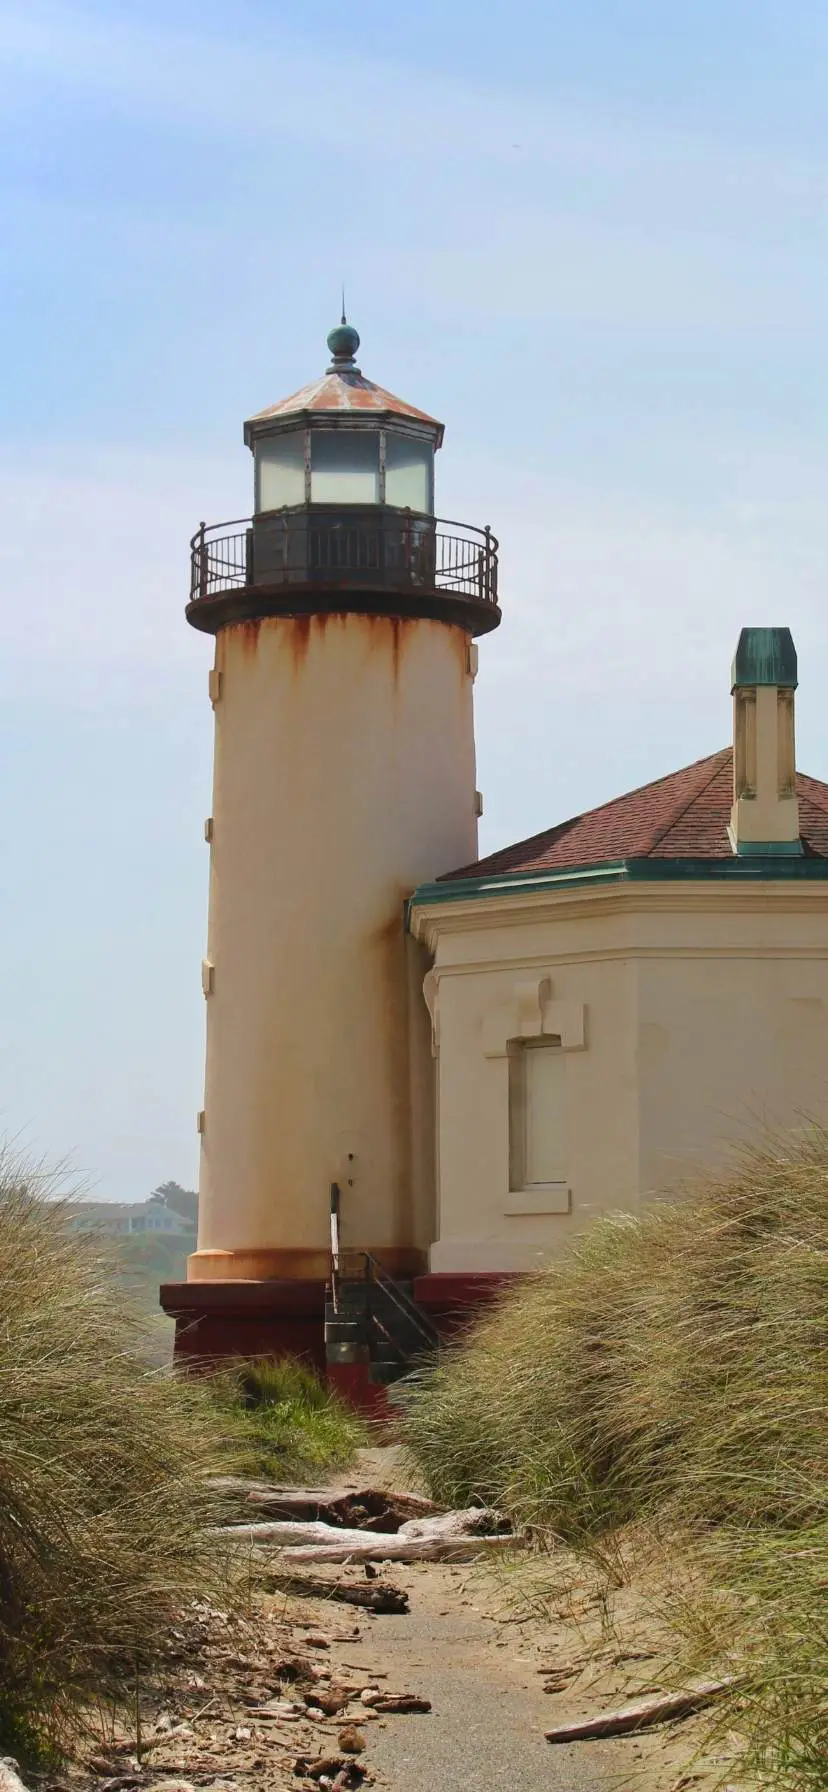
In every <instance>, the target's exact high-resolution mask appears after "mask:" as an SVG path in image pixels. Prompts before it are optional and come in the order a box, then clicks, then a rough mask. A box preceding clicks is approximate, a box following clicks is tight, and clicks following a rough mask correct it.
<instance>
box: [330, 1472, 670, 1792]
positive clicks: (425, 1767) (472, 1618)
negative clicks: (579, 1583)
mask: <svg viewBox="0 0 828 1792" xmlns="http://www.w3.org/2000/svg"><path fill="white" fill-rule="evenodd" d="M340 1485H341V1487H342V1488H343V1489H344V1488H348V1489H349V1490H350V1489H356V1488H358V1487H366V1486H369V1485H370V1486H372V1487H384V1488H396V1489H399V1490H403V1489H405V1488H406V1487H407V1486H410V1483H409V1482H407V1480H406V1476H405V1472H404V1469H403V1467H402V1465H401V1462H400V1456H399V1452H398V1451H396V1450H393V1449H371V1450H364V1451H361V1452H360V1460H359V1464H358V1468H357V1470H356V1472H355V1473H353V1474H352V1475H350V1476H348V1477H344V1478H343V1480H342V1482H341V1484H340ZM383 1572H384V1576H386V1577H387V1578H389V1579H393V1582H394V1584H395V1586H400V1587H404V1588H405V1589H406V1591H407V1592H408V1594H409V1599H410V1605H411V1610H410V1612H409V1613H408V1614H407V1615H406V1616H404V1617H379V1618H373V1619H371V1620H369V1622H368V1623H367V1624H364V1625H362V1627H361V1628H362V1635H361V1638H360V1640H359V1642H358V1643H357V1642H352V1643H351V1644H350V1651H351V1653H350V1657H349V1659H350V1660H351V1661H353V1662H355V1663H356V1662H361V1661H362V1660H363V1659H364V1661H365V1663H366V1666H367V1667H368V1668H378V1669H381V1670H382V1672H383V1674H384V1675H387V1679H384V1680H383V1681H382V1682H381V1684H382V1685H383V1686H386V1685H387V1686H389V1687H392V1688H393V1689H394V1690H396V1691H408V1692H416V1693H421V1694H424V1695H425V1696H426V1697H427V1698H429V1699H431V1702H432V1710H431V1712H430V1713H429V1714H428V1715H420V1716H411V1717H405V1716H394V1717H392V1718H389V1719H388V1721H387V1722H386V1723H384V1724H377V1725H374V1724H372V1725H371V1726H370V1730H369V1732H368V1752H367V1756H366V1762H367V1764H368V1765H369V1766H370V1768H371V1770H372V1772H375V1773H376V1775H377V1782H378V1784H379V1785H386V1786H389V1787H391V1788H393V1792H454V1789H455V1788H457V1792H460V1789H461V1788H462V1792H619V1788H621V1787H624V1788H628V1787H629V1786H630V1785H631V1783H632V1779H633V1778H634V1777H635V1767H636V1757H635V1756H634V1755H632V1754H631V1751H630V1746H629V1744H626V1745H624V1744H618V1743H611V1742H596V1743H580V1744H577V1745H572V1746H570V1747H555V1748H553V1747H551V1746H550V1744H549V1743H548V1742H547V1741H546V1740H545V1736H544V1730H545V1729H548V1728H549V1727H550V1725H551V1724H552V1723H553V1721H554V1719H555V1702H554V1701H553V1700H552V1699H550V1698H549V1697H547V1696H546V1695H545V1694H544V1692H543V1683H544V1677H543V1676H542V1675H540V1674H539V1673H538V1671H537V1667H538V1662H539V1660H541V1659H544V1660H546V1659H548V1656H549V1649H548V1647H546V1646H544V1636H543V1633H542V1632H541V1631H539V1630H538V1629H536V1627H532V1626H522V1625H521V1626H519V1627H515V1626H513V1625H511V1624H509V1623H506V1622H503V1621H502V1620H500V1619H499V1618H498V1616H497V1608H498V1603H499V1602H498V1600H497V1598H496V1596H495V1594H494V1589H493V1588H492V1587H491V1585H490V1584H489V1583H488V1581H487V1578H486V1576H485V1575H483V1574H481V1573H480V1572H479V1570H477V1569H476V1568H469V1567H450V1566H448V1565H446V1564H438V1563H422V1564H417V1565H412V1566H411V1567H407V1568H403V1567H401V1566H400V1565H399V1564H398V1563H393V1564H391V1565H389V1567H388V1568H387V1569H385V1570H384V1571H383ZM630 1769H632V1775H631V1773H630Z"/></svg>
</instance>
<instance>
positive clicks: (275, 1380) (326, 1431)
mask: <svg viewBox="0 0 828 1792" xmlns="http://www.w3.org/2000/svg"><path fill="white" fill-rule="evenodd" d="M211 1379H212V1393H213V1397H214V1399H215V1400H216V1402H217V1405H218V1408H219V1410H220V1411H221V1412H222V1414H223V1415H224V1416H225V1419H226V1421H227V1423H228V1432H229V1436H228V1453H229V1457H231V1458H232V1462H233V1465H234V1467H235V1470H236V1472H237V1473H238V1474H247V1475H254V1476H259V1477H261V1478H263V1479H265V1480H270V1481H280V1482H299V1481H303V1480H313V1479H314V1477H316V1478H318V1477H320V1476H321V1475H324V1474H328V1473H330V1472H331V1471H332V1470H334V1469H337V1468H346V1467H347V1466H348V1464H349V1463H350V1462H351V1461H352V1460H353V1457H354V1454H355V1452H356V1450H357V1448H358V1447H359V1445H360V1444H364V1443H367V1441H368V1430H367V1427H366V1425H365V1423H364V1421H363V1420H362V1419H361V1418H360V1417H359V1415H358V1413H356V1412H354V1410H353V1408H352V1407H350V1406H346V1405H345V1402H344V1401H342V1400H340V1399H338V1398H337V1396H336V1395H335V1394H332V1393H331V1392H330V1391H329V1389H328V1388H326V1386H325V1384H324V1382H323V1381H322V1380H321V1379H320V1377H319V1376H318V1375H317V1374H316V1371H315V1370H314V1369H312V1368H310V1367H309V1366H308V1365H307V1364H305V1363H301V1362H297V1361H296V1359H295V1358H292V1357H282V1358H280V1359H277V1360H271V1359H270V1358H260V1359H258V1360H257V1361H255V1362H239V1363H234V1364H230V1365H229V1366H228V1367H227V1368H225V1369H222V1370H221V1371H220V1372H219V1373H218V1374H216V1375H215V1376H214V1377H212V1378H211Z"/></svg>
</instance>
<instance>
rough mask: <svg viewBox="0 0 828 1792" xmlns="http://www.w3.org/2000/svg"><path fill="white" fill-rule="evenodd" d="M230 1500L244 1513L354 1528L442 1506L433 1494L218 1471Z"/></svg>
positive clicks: (222, 1493)
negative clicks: (349, 1488)
mask: <svg viewBox="0 0 828 1792" xmlns="http://www.w3.org/2000/svg"><path fill="white" fill-rule="evenodd" d="M210 1487H211V1488H212V1490H213V1492H214V1493H216V1494H218V1495H219V1497H220V1499H221V1500H222V1502H223V1503H224V1504H225V1505H226V1506H230V1507H232V1509H233V1511H234V1512H236V1513H238V1514H239V1517H240V1518H241V1519H249V1520H251V1521H252V1520H254V1519H260V1518H286V1519H295V1520H297V1521H298V1522H299V1523H303V1524H307V1523H318V1522H320V1521H321V1522H323V1523H325V1524H330V1525H336V1526H341V1527H344V1528H346V1529H348V1530H365V1531H381V1532H383V1533H384V1534H386V1533H388V1532H390V1531H396V1530H397V1528H398V1527H399V1526H400V1525H401V1524H405V1523H406V1522H407V1521H408V1520H410V1519H414V1518H429V1517H433V1516H435V1515H437V1514H438V1513H440V1511H441V1510H442V1508H441V1507H439V1506H435V1504H434V1502H433V1500H426V1499H420V1498H419V1497H418V1496H417V1495H416V1494H413V1493H388V1492H387V1491H385V1490H383V1489H382V1488H377V1487H365V1488H361V1489H360V1490H359V1492H357V1491H356V1490H354V1491H353V1492H348V1493H339V1494H335V1495H332V1494H331V1491H330V1488H325V1487H274V1486H271V1485H269V1483H268V1482H266V1481H244V1480H241V1479H240V1478H238V1477H237V1476H235V1475H223V1476H217V1477H215V1478H214V1479H213V1480H211V1482H210Z"/></svg>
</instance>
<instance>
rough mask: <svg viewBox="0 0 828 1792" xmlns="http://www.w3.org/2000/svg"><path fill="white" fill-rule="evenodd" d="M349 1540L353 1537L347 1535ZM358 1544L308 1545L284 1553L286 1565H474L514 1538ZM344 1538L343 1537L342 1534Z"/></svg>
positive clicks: (374, 1539) (362, 1540) (382, 1540)
mask: <svg viewBox="0 0 828 1792" xmlns="http://www.w3.org/2000/svg"><path fill="white" fill-rule="evenodd" d="M347 1534H348V1535H349V1536H350V1535H352V1533H350V1532H349V1533H347ZM357 1534H358V1535H359V1542H358V1543H343V1542H341V1541H340V1542H337V1543H310V1544H308V1543H305V1544H301V1543H300V1544H296V1545H295V1546H294V1547H290V1546H285V1547H283V1548H282V1549H281V1551H280V1555H279V1559H280V1561H282V1562H295V1563H297V1565H298V1564H299V1563H301V1562H308V1563H313V1562H473V1561H474V1560H475V1558H476V1557H477V1556H479V1555H481V1554H482V1552H483V1551H484V1550H486V1551H488V1550H492V1549H502V1548H503V1546H504V1544H509V1543H513V1542H514V1538H513V1537H499V1536H497V1537H457V1538H451V1537H420V1538H417V1537H369V1536H366V1535H365V1533H364V1532H362V1533H357ZM340 1535H341V1533H340Z"/></svg>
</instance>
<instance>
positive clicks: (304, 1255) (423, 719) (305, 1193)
mask: <svg viewBox="0 0 828 1792" xmlns="http://www.w3.org/2000/svg"><path fill="white" fill-rule="evenodd" d="M328 347H329V350H330V352H331V356H332V359H331V364H330V366H329V367H328V369H327V371H326V372H325V373H324V374H323V376H322V377H321V378H320V379H317V380H316V381H314V382H313V383H312V384H310V385H308V386H305V387H304V388H303V389H302V390H301V391H299V392H297V393H296V394H295V395H294V396H293V397H291V398H287V399H283V400H282V401H281V403H278V404H275V405H272V406H271V407H270V408H269V409H268V410H265V411H261V412H260V413H259V414H258V415H256V416H254V417H252V418H250V420H249V421H248V422H247V423H246V424H245V430H244V436H245V442H246V443H247V445H248V447H249V448H250V449H251V450H252V454H253V472H254V509H253V515H252V518H250V519H249V520H247V521H244V522H236V523H229V524H223V525H219V526H216V527H209V528H208V527H206V526H204V525H202V527H201V529H200V530H199V531H198V533H197V535H196V536H195V537H194V540H193V554H192V590H191V601H190V603H189V605H188V608H187V617H188V620H189V622H190V623H191V624H192V625H193V627H194V628H198V629H201V630H205V631H207V632H209V633H211V634H213V635H215V640H216V650H215V665H214V669H213V671H212V672H211V674H210V695H211V699H212V703H213V708H214V713H215V760H214V783H213V804H212V814H211V816H210V818H209V820H208V822H207V826H206V834H207V838H208V840H209V850H210V897H209V924H208V940H207V955H206V959H205V962H204V966H203V985H204V992H205V997H206V1010H207V1060H206V1079H205V1095H204V1107H203V1111H202V1113H201V1114H200V1115H199V1129H200V1133H201V1173H200V1196H199V1233H198V1249H197V1251H196V1252H195V1254H194V1256H193V1257H191V1259H190V1263H189V1274H188V1287H187V1289H186V1290H180V1291H179V1294H180V1295H184V1296H186V1299H182V1300H179V1305H178V1308H177V1309H175V1304H174V1303H173V1302H171V1301H170V1299H165V1305H167V1306H168V1309H170V1308H171V1307H173V1308H174V1310H177V1311H179V1313H180V1315H181V1324H180V1326H179V1333H180V1339H181V1340H183V1347H184V1348H185V1349H186V1348H190V1349H194V1350H197V1351H210V1352H213V1351H219V1350H234V1351H236V1350H246V1349H256V1350H259V1349H263V1348H282V1347H292V1346H295V1347H296V1348H301V1349H305V1350H307V1351H309V1352H310V1354H318V1352H319V1351H321V1347H322V1315H323V1311H324V1291H325V1283H326V1280H327V1279H328V1276H329V1272H330V1251H331V1244H330V1190H331V1185H332V1184H336V1185H338V1187H339V1188H340V1189H341V1191H342V1197H341V1219H340V1223H341V1229H342V1241H343V1244H344V1246H346V1247H352V1248H358V1249H360V1250H364V1251H366V1252H369V1253H371V1254H372V1256H373V1257H375V1258H376V1259H377V1260H378V1261H379V1263H380V1264H382V1265H383V1266H384V1267H385V1269H386V1270H387V1271H389V1272H390V1273H391V1274H392V1275H394V1276H403V1277H404V1276H410V1275H413V1274H415V1273H417V1271H418V1270H419V1268H420V1267H421V1266H422V1265H423V1264H424V1263H425V1257H426V1252H427V1249H428V1246H429V1244H430V1243H431V1241H432V1240H433V1238H434V1236H435V1218H434V1201H435V1194H434V1171H433V1115H432V1096H431V1088H432V1069H433V1066H432V1062H431V1058H430V1045H429V1034H428V1024H427V1021H428V1017H427V1014H426V1010H425V1006H424V1003H423V997H422V987H421V985H422V974H423V967H422V966H421V965H420V963H419V960H418V958H417V957H416V954H417V953H418V952H419V950H420V949H419V948H418V947H417V946H415V945H414V943H413V942H412V941H411V940H410V939H408V938H407V937H406V932H405V912H404V906H405V901H406V898H407V897H408V896H409V895H410V893H411V891H412V890H413V889H414V887H415V886H416V885H417V884H419V883H421V882H423V881H424V880H426V879H430V878H435V877H438V876H439V875H440V874H441V873H442V872H444V871H447V870H449V869H451V868H452V867H455V866H457V865H462V864H464V863H468V862H469V861H471V860H473V859H475V858H476V855H477V815H478V810H479V798H478V796H477V793H476V788H475V783H476V780H475V754H474V726H473V711H472V693H473V679H474V674H475V669H476V649H475V647H474V644H473V638H474V637H475V636H476V635H479V634H482V633H484V632H486V631H488V630H490V629H493V628H496V627H497V625H498V623H499V621H500V611H499V609H498V605H497V552H496V550H497V544H496V542H495V540H494V537H493V536H492V535H491V534H490V532H489V531H488V529H478V528H470V527H466V526H464V525H459V524H455V523H443V522H440V521H438V520H436V519H435V515H434V456H435V452H436V450H437V449H438V448H439V447H440V444H441V442H442V439H443V428H442V425H441V424H439V423H437V422H436V421H435V420H434V418H432V417H429V416H427V415H426V414H425V413H424V412H422V411H420V410H417V409H415V408H414V407H413V406H411V405H408V404H404V403H403V402H402V401H401V400H400V399H398V398H395V397H394V396H393V395H392V394H391V393H389V392H386V391H384V390H383V389H382V388H381V387H379V386H376V385H374V384H373V383H372V382H371V381H370V380H368V379H366V378H365V377H364V375H363V374H362V373H361V372H360V371H359V369H358V367H357V366H356V363H355V356H356V352H357V349H358V347H359V337H358V335H357V332H356V330H354V329H353V328H352V327H351V326H350V325H349V324H347V323H346V322H345V321H344V319H343V322H342V324H341V325H338V326H337V327H336V329H334V330H332V331H331V333H330V335H329V337H328ZM171 1292H172V1291H170V1290H168V1291H167V1295H168V1296H169V1295H170V1294H171ZM185 1322H186V1323H185ZM188 1327H189V1329H187V1328H188ZM187 1339H189V1344H188V1343H187ZM317 1340H318V1344H317Z"/></svg>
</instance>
